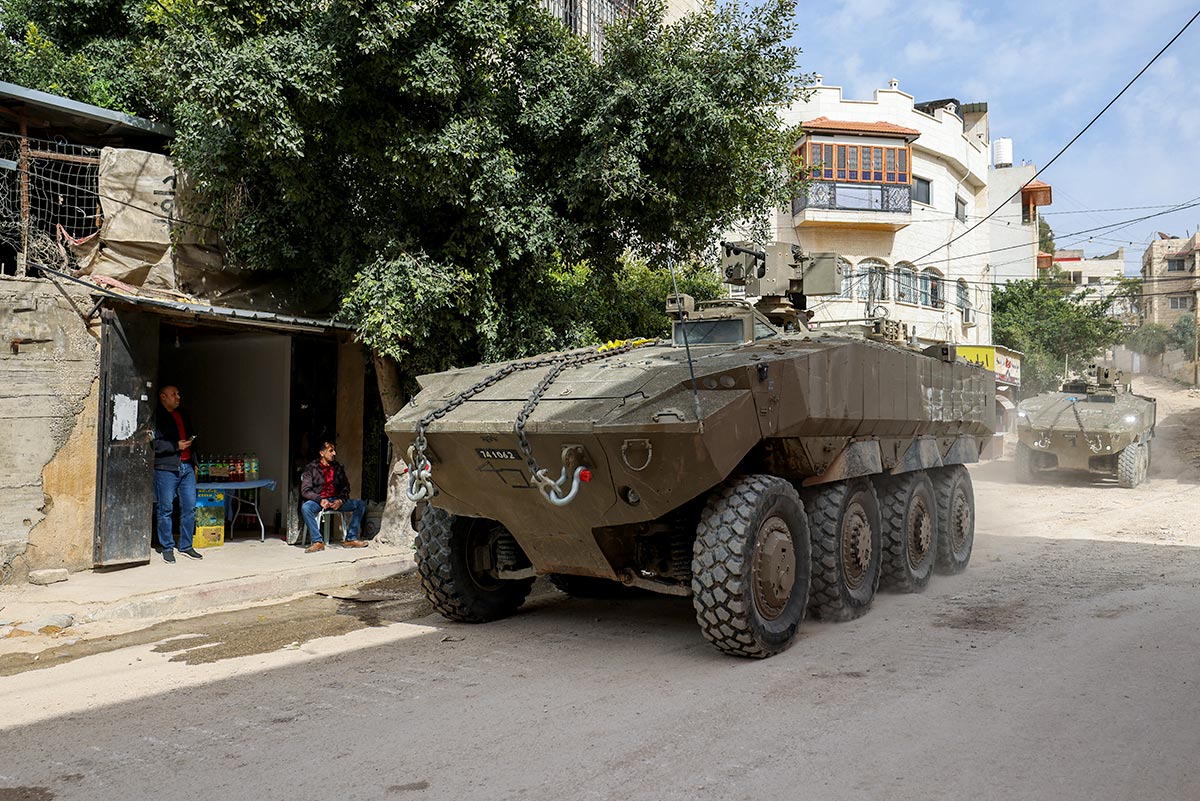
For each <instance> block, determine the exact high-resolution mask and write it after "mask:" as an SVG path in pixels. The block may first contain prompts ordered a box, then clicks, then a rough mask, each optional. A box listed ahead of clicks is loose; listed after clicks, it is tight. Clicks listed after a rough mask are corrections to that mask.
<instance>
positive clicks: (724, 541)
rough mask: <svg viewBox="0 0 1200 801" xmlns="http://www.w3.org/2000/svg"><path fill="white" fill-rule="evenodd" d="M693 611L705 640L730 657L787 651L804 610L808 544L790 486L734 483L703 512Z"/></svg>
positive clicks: (759, 480)
mask: <svg viewBox="0 0 1200 801" xmlns="http://www.w3.org/2000/svg"><path fill="white" fill-rule="evenodd" d="M692 554H693V557H692V604H693V606H695V608H696V622H697V623H699V624H700V630H701V632H703V634H704V638H705V639H707V640H708V641H709V642H711V643H712V644H713V645H715V646H716V647H717V648H718V649H720V650H722V651H724V652H725V653H727V654H733V655H735V656H749V657H758V658H762V657H767V656H771V655H772V654H776V653H779V652H780V651H782V650H784V649H785V648H787V647H788V645H789V644H790V643H791V641H792V638H793V637H794V636H795V634H796V629H797V627H799V625H800V621H801V620H803V619H804V609H805V607H806V606H807V605H808V588H809V564H810V552H809V536H808V523H807V520H806V519H805V515H804V506H803V505H802V504H801V503H800V496H799V495H798V494H797V493H796V489H795V487H793V486H792V485H791V484H790V483H788V482H787V481H784V480H783V479H780V478H775V477H773V476H765V475H752V476H742V477H738V478H735V479H731V480H730V481H729V482H728V483H726V484H725V485H724V486H722V487H720V488H718V489H717V490H715V491H714V492H713V493H712V495H711V496H710V497H709V499H708V502H707V503H706V504H705V507H704V511H703V513H701V515H700V524H699V526H698V527H697V529H696V543H695V546H694V548H693V551H692Z"/></svg>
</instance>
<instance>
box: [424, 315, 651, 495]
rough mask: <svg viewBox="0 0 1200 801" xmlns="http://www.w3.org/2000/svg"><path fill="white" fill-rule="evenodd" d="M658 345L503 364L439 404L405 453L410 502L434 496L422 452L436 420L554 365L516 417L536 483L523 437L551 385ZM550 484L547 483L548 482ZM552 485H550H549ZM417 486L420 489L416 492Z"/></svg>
mask: <svg viewBox="0 0 1200 801" xmlns="http://www.w3.org/2000/svg"><path fill="white" fill-rule="evenodd" d="M654 344H658V340H656V339H636V340H631V341H628V342H623V343H609V344H607V345H601V346H600V347H599V348H587V349H583V350H576V351H571V352H569V353H564V354H559V355H555V356H544V357H542V358H539V359H530V360H529V361H525V362H515V363H513V364H506V365H505V366H504V367H501V368H500V369H499V370H497V371H496V372H494V373H492V374H491V375H489V376H487V377H486V378H484V379H482V380H481V381H479V382H478V383H476V384H475V385H473V386H471V387H469V388H467V389H465V390H463V391H462V392H460V393H458V394H457V395H455V396H454V397H453V398H451V399H450V400H448V401H447V402H446V403H444V404H442V405H441V406H439V407H438V408H436V409H434V410H433V411H431V412H429V413H428V414H426V415H425V416H424V417H422V418H421V419H420V420H419V421H417V436H416V439H415V440H414V441H413V444H412V445H411V446H410V447H409V449H408V464H409V482H408V483H409V492H408V496H409V498H410V499H411V500H423V499H425V498H427V497H429V496H430V495H432V494H433V486H432V483H431V482H430V481H429V476H430V472H431V470H432V465H431V464H430V462H429V459H428V457H427V456H426V455H425V449H426V448H427V447H428V445H429V443H428V442H427V441H426V439H425V429H426V428H428V427H429V425H430V424H431V423H433V422H434V421H435V420H439V419H441V418H442V417H445V416H446V415H447V414H449V413H450V412H452V411H453V410H454V409H457V408H458V407H459V406H461V405H462V404H463V403H465V402H466V401H468V400H470V399H471V398H473V397H474V396H476V395H478V394H479V393H480V392H482V391H483V390H485V389H487V388H488V387H490V386H492V385H493V384H495V383H497V382H498V381H500V380H501V379H503V378H506V377H508V376H510V375H512V374H513V373H515V372H518V371H521V370H532V369H535V368H538V367H546V366H547V365H554V369H552V370H551V371H550V372H549V373H548V374H547V375H546V377H545V378H543V379H542V380H541V382H539V383H538V385H537V387H536V388H535V389H534V391H533V394H531V395H530V397H529V400H527V401H526V402H525V406H524V407H522V409H521V413H520V414H519V415H517V421H516V424H515V426H514V428H515V430H516V433H517V441H518V443H519V444H520V446H521V450H522V452H524V454H525V461H526V464H527V465H528V466H529V469H530V470H531V471H532V474H533V480H534V482H535V483H537V480H538V474H539V468H538V464H537V461H536V460H535V459H534V457H533V449H532V447H531V446H530V445H529V441H528V440H527V439H526V437H525V422H526V420H528V419H529V415H530V414H532V413H533V410H534V408H535V407H536V406H537V404H538V401H540V400H541V398H542V395H544V394H545V393H546V390H547V389H549V388H550V384H552V383H553V382H554V380H555V379H557V378H558V376H559V375H560V374H561V373H562V372H563V370H565V369H566V368H568V367H579V366H581V365H584V364H588V363H590V362H594V361H599V360H600V359H607V358H610V357H612V356H618V355H620V354H622V353H628V352H629V351H631V350H633V349H634V348H640V347H644V346H646V345H654ZM547 480H549V479H547ZM551 483H553V482H551ZM418 485H420V487H419V488H418Z"/></svg>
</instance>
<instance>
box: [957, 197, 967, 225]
mask: <svg viewBox="0 0 1200 801" xmlns="http://www.w3.org/2000/svg"><path fill="white" fill-rule="evenodd" d="M954 216H955V217H957V218H958V221H959V222H966V221H967V201H965V200H963V199H962V198H961V197H959V196H958V195H955V196H954Z"/></svg>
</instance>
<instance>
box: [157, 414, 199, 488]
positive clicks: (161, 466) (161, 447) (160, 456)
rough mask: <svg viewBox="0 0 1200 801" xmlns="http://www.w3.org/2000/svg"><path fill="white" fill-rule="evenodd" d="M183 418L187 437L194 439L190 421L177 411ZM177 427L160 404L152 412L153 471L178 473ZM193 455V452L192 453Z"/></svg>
mask: <svg viewBox="0 0 1200 801" xmlns="http://www.w3.org/2000/svg"><path fill="white" fill-rule="evenodd" d="M176 411H178V412H179V416H180V417H182V418H183V427H184V428H185V429H187V435H188V436H189V437H194V436H195V435H196V429H194V428H192V420H191V418H189V417H188V415H187V412H185V411H184V410H183V409H177V410H176ZM180 439H181V437H180V436H179V426H177V425H175V417H174V415H172V414H171V413H170V412H168V411H167V409H166V407H164V406H163V405H162V404H161V403H159V404H158V408H157V409H155V410H154V469H155V470H170V471H171V472H172V473H178V472H179V440H180ZM193 453H194V451H193Z"/></svg>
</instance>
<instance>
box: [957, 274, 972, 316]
mask: <svg viewBox="0 0 1200 801" xmlns="http://www.w3.org/2000/svg"><path fill="white" fill-rule="evenodd" d="M955 288H956V290H957V292H958V308H960V309H969V308H971V292H970V290H968V289H967V282H966V281H964V280H963V279H961V278H960V279H958V283H957V284H956V285H955Z"/></svg>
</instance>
